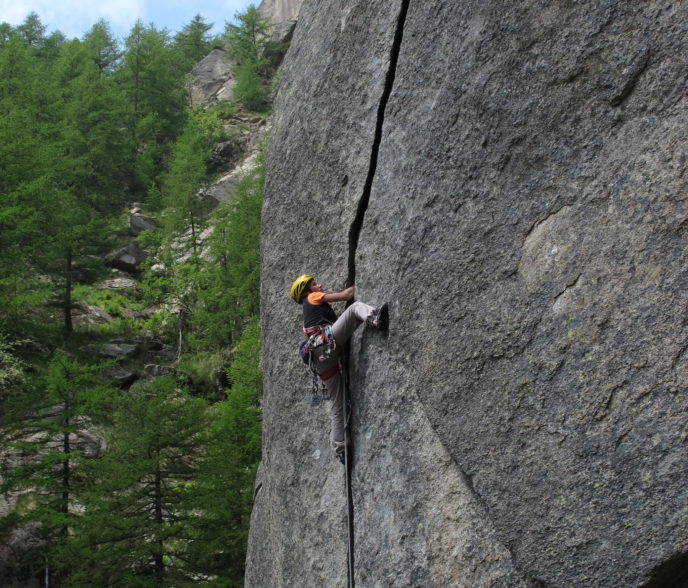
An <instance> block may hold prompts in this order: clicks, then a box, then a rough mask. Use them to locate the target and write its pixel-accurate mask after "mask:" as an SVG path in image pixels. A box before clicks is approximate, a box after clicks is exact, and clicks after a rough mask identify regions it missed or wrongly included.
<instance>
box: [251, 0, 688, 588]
mask: <svg viewBox="0 0 688 588" xmlns="http://www.w3.org/2000/svg"><path fill="white" fill-rule="evenodd" d="M686 54H688V5H685V4H683V3H677V2H672V1H669V0H666V1H657V0H648V1H647V2H642V3H626V2H621V1H620V0H611V1H608V2H602V3H599V2H579V3H548V4H546V5H544V4H543V3H541V2H535V1H534V0H524V1H523V2H519V3H516V4H505V3H503V2H500V1H497V0H480V1H478V0H468V1H464V2H456V1H455V0H438V1H437V2H434V3H432V8H429V7H428V5H427V3H421V2H415V3H414V2H408V1H407V0H403V1H402V0H392V1H389V0H387V1H385V2H382V1H381V0H374V1H370V0H365V1H364V0H353V1H351V2H347V3H341V2H338V1H335V0H305V2H304V4H303V7H302V9H301V11H300V14H299V26H298V27H297V29H296V31H295V33H294V39H293V41H292V45H291V48H290V50H289V52H288V54H287V56H286V58H285V62H284V65H283V73H282V77H281V85H280V91H279V94H278V96H277V101H276V104H275V108H274V115H273V132H272V136H271V139H270V147H269V150H268V154H267V158H266V191H265V203H264V207H263V217H262V224H263V228H262V235H261V252H262V259H263V266H262V287H261V296H262V299H261V312H262V317H261V320H262V328H263V372H264V399H263V407H264V412H263V454H262V455H263V461H262V465H261V468H260V470H259V473H258V478H257V482H256V495H255V500H254V507H253V514H252V522H251V531H250V537H249V548H248V549H249V551H248V560H247V572H246V586H249V587H251V586H266V585H271V586H290V585H297V584H298V585H310V586H323V585H328V586H346V585H347V563H346V562H347V549H348V540H347V527H346V523H345V521H346V518H347V496H346V492H345V489H344V483H343V478H344V476H343V473H342V468H341V466H340V464H339V463H338V462H337V461H336V460H335V459H333V457H332V454H331V452H330V450H329V447H328V430H329V418H328V413H327V410H326V409H325V410H321V409H311V408H309V407H308V406H307V405H306V404H305V403H303V402H299V401H298V398H300V397H301V396H302V394H301V392H300V389H301V387H302V386H304V385H306V384H307V383H306V382H305V379H304V378H303V375H302V369H301V367H300V366H299V365H298V361H297V360H296V359H294V358H295V356H294V349H295V346H296V344H297V342H298V341H299V340H300V332H299V328H300V321H301V317H300V308H299V307H298V306H297V305H295V304H294V303H293V302H292V301H291V300H290V299H289V297H288V295H287V292H288V288H289V286H290V284H291V281H292V280H293V279H294V277H296V276H297V275H299V274H301V273H303V272H304V271H307V272H309V273H313V274H315V275H316V276H318V278H319V281H320V282H321V283H323V284H324V285H325V286H326V288H327V289H328V290H329V291H333V290H338V289H341V288H342V287H343V286H344V285H345V284H346V283H347V282H349V283H351V282H354V281H355V283H356V284H357V292H356V297H357V298H358V299H360V300H364V301H366V302H370V303H372V304H380V303H382V302H384V301H388V302H389V304H390V309H391V328H390V332H389V334H388V336H384V335H382V334H380V333H378V332H371V331H370V330H367V329H361V330H360V331H359V332H358V333H357V334H356V335H355V336H354V338H353V340H352V345H351V350H350V366H349V371H350V388H351V396H352V406H353V415H352V421H351V432H352V438H353V445H352V455H353V466H352V472H351V493H352V500H351V504H352V508H353V521H354V528H353V539H352V545H353V552H352V555H353V558H352V559H353V562H354V570H353V574H354V578H355V583H356V585H360V586H462V587H474V586H485V587H487V586H500V587H502V586H504V587H511V586H548V587H552V588H554V587H568V586H595V587H601V588H616V587H620V586H623V587H635V588H640V587H645V588H647V587H650V586H682V585H685V583H686V581H688V526H687V525H686V521H688V484H686V479H687V476H688V470H687V469H686V463H688V462H687V461H686V443H687V441H688V439H687V437H686V434H685V431H686V430H688V411H686V406H685V405H686V402H685V397H686V393H687V392H688V388H687V386H686V382H688V354H686V348H687V346H686V341H688V321H686V307H687V301H686V292H688V263H687V262H688V259H687V254H686V239H687V238H688V209H686V203H685V178H686V171H687V170H686V168H687V167H688V155H687V154H686V148H685V145H688V127H686V125H685V118H686V115H687V114H688V112H687V110H688V101H686V98H685V79H686V75H687V68H686V64H685V61H684V60H682V59H680V58H678V56H682V55H686ZM295 235H296V236H297V238H294V236H295ZM305 243H307V246H305V245H304V244H305ZM338 310H341V308H339V309H338Z"/></svg>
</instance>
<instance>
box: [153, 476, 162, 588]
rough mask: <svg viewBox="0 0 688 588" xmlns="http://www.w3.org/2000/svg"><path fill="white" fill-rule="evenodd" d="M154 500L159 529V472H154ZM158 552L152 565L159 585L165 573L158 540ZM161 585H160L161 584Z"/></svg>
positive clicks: (160, 507)
mask: <svg viewBox="0 0 688 588" xmlns="http://www.w3.org/2000/svg"><path fill="white" fill-rule="evenodd" d="M154 500H155V523H156V526H157V527H158V528H159V527H161V526H162V524H163V522H164V520H163V515H162V476H161V474H160V471H159V470H158V471H157V472H155V490H154ZM157 541H158V550H157V553H155V554H154V555H153V565H154V567H155V575H156V577H157V578H158V581H159V582H160V583H161V582H162V578H163V573H164V571H165V562H164V560H163V542H162V539H161V538H159V539H158V540H157ZM161 585H162V584H161Z"/></svg>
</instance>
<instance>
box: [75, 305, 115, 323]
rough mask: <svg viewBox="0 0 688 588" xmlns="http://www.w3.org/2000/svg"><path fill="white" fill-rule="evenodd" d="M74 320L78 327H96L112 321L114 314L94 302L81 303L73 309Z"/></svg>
mask: <svg viewBox="0 0 688 588" xmlns="http://www.w3.org/2000/svg"><path fill="white" fill-rule="evenodd" d="M72 322H73V324H74V326H78V327H94V326H96V325H105V324H107V323H109V322H112V316H111V315H110V314H109V313H108V312H106V311H105V310H103V309H102V308H99V307H97V306H93V305H92V304H83V303H79V304H77V305H76V306H75V307H74V308H73V309H72Z"/></svg>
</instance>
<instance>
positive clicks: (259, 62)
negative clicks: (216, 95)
mask: <svg viewBox="0 0 688 588" xmlns="http://www.w3.org/2000/svg"><path fill="white" fill-rule="evenodd" d="M235 19H236V24H232V23H227V25H226V27H225V42H226V45H227V49H228V50H229V54H230V55H231V57H232V59H233V60H234V61H235V62H236V64H237V65H236V66H235V68H234V78H235V80H236V85H235V86H234V89H233V92H234V97H235V98H236V99H237V100H238V101H239V102H241V104H243V105H244V107H246V108H247V109H249V110H253V111H256V112H261V111H263V110H265V109H266V108H267V107H268V96H269V94H270V90H271V88H270V84H269V77H270V67H271V61H270V59H269V58H268V57H267V54H268V50H269V49H271V45H270V34H271V28H272V27H271V25H270V21H269V19H267V18H265V17H263V16H261V14H260V13H259V12H258V9H257V8H256V7H255V6H254V5H252V4H251V5H250V6H249V7H248V8H247V9H246V12H243V13H237V14H236V15H235Z"/></svg>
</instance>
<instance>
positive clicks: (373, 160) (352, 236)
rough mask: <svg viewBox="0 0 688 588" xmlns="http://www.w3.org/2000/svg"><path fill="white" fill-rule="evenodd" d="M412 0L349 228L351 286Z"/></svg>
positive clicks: (405, 0)
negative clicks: (362, 184)
mask: <svg viewBox="0 0 688 588" xmlns="http://www.w3.org/2000/svg"><path fill="white" fill-rule="evenodd" d="M410 3H411V0H402V1H401V7H400V9H399V16H398V18H397V28H396V31H395V33H394V41H393V43H392V49H391V51H390V55H389V69H388V70H387V75H386V77H385V86H384V89H383V91H382V96H380V103H379V105H378V107H377V120H376V124H375V137H374V139H373V146H372V149H371V152H370V166H369V167H368V175H367V177H366V181H365V184H364V186H363V193H362V194H361V199H360V200H359V201H358V209H357V211H356V217H355V218H354V220H353V222H352V223H351V228H350V229H349V265H348V277H347V284H348V285H349V286H351V285H353V284H354V283H355V282H356V249H357V248H358V240H359V237H360V236H361V228H362V227H363V219H364V218H365V213H366V210H367V209H368V201H369V200H370V191H371V189H372V186H373V180H374V178H375V172H376V170H377V158H378V152H379V150H380V143H381V142H382V127H383V125H384V122H385V109H386V108H387V102H388V101H389V97H390V95H391V94H392V88H393V87H394V78H395V76H396V70H397V62H398V60H399V51H400V49H401V42H402V40H403V37H404V24H405V22H406V14H407V13H408V8H409V4H410Z"/></svg>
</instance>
